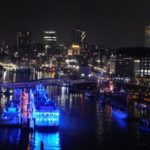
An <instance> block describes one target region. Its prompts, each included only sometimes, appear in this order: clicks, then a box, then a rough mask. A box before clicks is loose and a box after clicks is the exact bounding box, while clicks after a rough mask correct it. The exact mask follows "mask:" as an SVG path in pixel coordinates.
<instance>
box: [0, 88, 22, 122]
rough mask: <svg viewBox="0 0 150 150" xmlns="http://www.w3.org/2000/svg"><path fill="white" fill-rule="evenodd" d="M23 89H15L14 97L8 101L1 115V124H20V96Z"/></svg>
mask: <svg viewBox="0 0 150 150" xmlns="http://www.w3.org/2000/svg"><path fill="white" fill-rule="evenodd" d="M21 94H22V90H21V89H15V90H14V99H13V100H10V101H9V102H7V104H6V106H5V108H4V109H3V112H2V115H1V117H0V125H20V116H21V109H20V100H21V99H20V98H21Z"/></svg>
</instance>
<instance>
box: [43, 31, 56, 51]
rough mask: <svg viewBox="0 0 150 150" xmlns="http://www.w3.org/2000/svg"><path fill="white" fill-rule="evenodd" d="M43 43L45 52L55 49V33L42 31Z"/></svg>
mask: <svg viewBox="0 0 150 150" xmlns="http://www.w3.org/2000/svg"><path fill="white" fill-rule="evenodd" d="M43 41H44V47H45V50H46V51H47V50H48V49H52V48H53V47H55V46H56V42H57V36H56V31H44V37H43Z"/></svg>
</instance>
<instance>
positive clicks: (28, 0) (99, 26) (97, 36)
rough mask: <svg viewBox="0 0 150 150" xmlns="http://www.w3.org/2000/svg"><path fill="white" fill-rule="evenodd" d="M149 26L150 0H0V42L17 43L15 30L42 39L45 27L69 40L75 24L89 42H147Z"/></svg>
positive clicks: (108, 44) (118, 44) (110, 44)
mask: <svg viewBox="0 0 150 150" xmlns="http://www.w3.org/2000/svg"><path fill="white" fill-rule="evenodd" d="M145 25H150V0H87V1H83V0H80V1H79V0H68V1H65V0H40V1H39V0H19V1H17V0H5V1H4V2H2V1H1V3H0V41H2V40H5V41H6V43H8V44H10V45H13V44H16V32H17V31H22V30H27V31H31V32H32V35H33V39H34V40H35V41H40V42H42V36H43V35H42V34H43V31H44V30H56V31H57V33H58V40H59V42H65V43H66V42H68V41H69V39H70V37H71V33H72V31H73V30H75V28H76V26H80V27H81V28H83V29H85V30H86V31H87V38H88V41H89V42H90V43H93V44H101V45H104V46H106V47H110V48H114V47H126V46H143V45H144V26H145Z"/></svg>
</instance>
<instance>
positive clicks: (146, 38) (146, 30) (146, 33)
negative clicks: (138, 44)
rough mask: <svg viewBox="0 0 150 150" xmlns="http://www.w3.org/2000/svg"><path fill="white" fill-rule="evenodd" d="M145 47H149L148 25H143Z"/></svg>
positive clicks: (149, 27)
mask: <svg viewBox="0 0 150 150" xmlns="http://www.w3.org/2000/svg"><path fill="white" fill-rule="evenodd" d="M145 47H150V26H145Z"/></svg>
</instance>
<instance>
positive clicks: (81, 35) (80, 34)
mask: <svg viewBox="0 0 150 150" xmlns="http://www.w3.org/2000/svg"><path fill="white" fill-rule="evenodd" d="M73 43H74V44H77V45H79V46H80V47H81V49H82V50H83V51H84V50H85V49H86V47H87V37H86V31H84V30H81V29H80V28H77V29H76V30H75V36H74V39H73Z"/></svg>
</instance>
